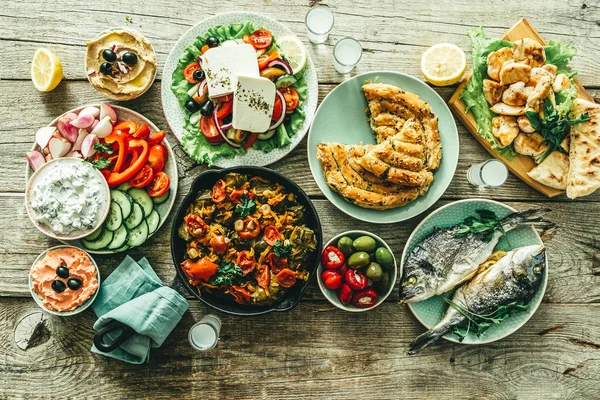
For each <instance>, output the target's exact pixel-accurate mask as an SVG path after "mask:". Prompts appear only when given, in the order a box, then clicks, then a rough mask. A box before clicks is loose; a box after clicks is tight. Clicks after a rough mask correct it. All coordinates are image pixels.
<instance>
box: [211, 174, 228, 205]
mask: <svg viewBox="0 0 600 400" xmlns="http://www.w3.org/2000/svg"><path fill="white" fill-rule="evenodd" d="M226 186H227V184H226V183H225V181H224V180H223V179H219V180H218V181H217V183H215V185H214V186H213V188H212V196H211V198H212V201H213V202H215V203H220V202H222V201H223V200H225V198H226V197H227V193H225V187H226Z"/></svg>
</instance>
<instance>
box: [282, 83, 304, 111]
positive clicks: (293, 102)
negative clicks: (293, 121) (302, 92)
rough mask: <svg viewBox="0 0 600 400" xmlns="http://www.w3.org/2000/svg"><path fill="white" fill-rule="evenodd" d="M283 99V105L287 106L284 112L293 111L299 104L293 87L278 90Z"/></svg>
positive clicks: (298, 98) (298, 97)
mask: <svg viewBox="0 0 600 400" xmlns="http://www.w3.org/2000/svg"><path fill="white" fill-rule="evenodd" d="M279 90H280V91H281V94H283V97H284V98H285V104H286V106H287V110H286V112H290V111H293V110H295V109H296V108H297V107H298V104H300V96H299V95H298V92H297V91H296V89H294V88H293V87H286V88H281V89H279Z"/></svg>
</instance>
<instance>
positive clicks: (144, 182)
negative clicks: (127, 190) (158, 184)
mask: <svg viewBox="0 0 600 400" xmlns="http://www.w3.org/2000/svg"><path fill="white" fill-rule="evenodd" d="M153 178H154V171H152V167H151V166H150V165H149V164H146V165H144V166H143V167H142V169H140V171H139V172H138V173H137V174H135V176H134V177H133V178H131V179H130V180H129V184H130V185H131V186H133V187H134V188H138V189H140V188H145V187H146V186H148V185H149V184H150V182H152V179H153Z"/></svg>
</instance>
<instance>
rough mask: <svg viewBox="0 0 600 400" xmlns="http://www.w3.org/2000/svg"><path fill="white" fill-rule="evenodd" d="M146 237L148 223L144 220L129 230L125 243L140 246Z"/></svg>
mask: <svg viewBox="0 0 600 400" xmlns="http://www.w3.org/2000/svg"><path fill="white" fill-rule="evenodd" d="M146 239H148V224H147V223H146V221H145V220H142V222H141V223H140V224H139V225H138V226H136V227H135V228H133V229H131V230H130V231H129V239H128V240H127V244H128V245H129V246H131V247H135V246H140V245H141V244H143V243H144V242H145V241H146Z"/></svg>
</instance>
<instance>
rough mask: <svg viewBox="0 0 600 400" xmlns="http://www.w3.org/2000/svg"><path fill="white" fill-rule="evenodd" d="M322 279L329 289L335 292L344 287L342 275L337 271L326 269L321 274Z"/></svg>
mask: <svg viewBox="0 0 600 400" xmlns="http://www.w3.org/2000/svg"><path fill="white" fill-rule="evenodd" d="M321 278H322V279H323V284H324V285H325V287H326V288H327V289H331V290H335V289H339V288H341V287H342V275H340V273H339V272H337V271H333V270H331V269H326V270H325V271H323V273H322V274H321Z"/></svg>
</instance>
